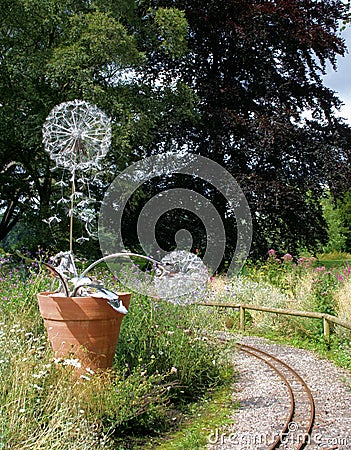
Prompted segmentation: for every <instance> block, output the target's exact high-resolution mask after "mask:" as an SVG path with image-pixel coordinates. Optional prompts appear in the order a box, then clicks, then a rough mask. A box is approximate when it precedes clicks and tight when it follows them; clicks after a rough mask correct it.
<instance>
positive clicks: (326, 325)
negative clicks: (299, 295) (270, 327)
mask: <svg viewBox="0 0 351 450" xmlns="http://www.w3.org/2000/svg"><path fill="white" fill-rule="evenodd" d="M198 305H202V306H215V307H218V308H233V309H237V310H238V311H239V313H240V325H239V328H240V330H241V331H244V329H245V311H246V310H252V311H263V312H268V313H273V314H282V315H288V316H296V317H307V318H312V319H322V320H323V334H324V337H325V339H326V341H327V342H328V344H329V343H330V323H334V324H336V325H339V326H341V327H343V328H347V329H348V330H351V323H350V322H347V321H346V320H342V319H339V318H338V317H336V316H332V315H331V314H327V313H321V312H313V311H299V310H294V309H283V308H270V307H268V306H258V305H248V304H245V303H220V302H200V303H198Z"/></svg>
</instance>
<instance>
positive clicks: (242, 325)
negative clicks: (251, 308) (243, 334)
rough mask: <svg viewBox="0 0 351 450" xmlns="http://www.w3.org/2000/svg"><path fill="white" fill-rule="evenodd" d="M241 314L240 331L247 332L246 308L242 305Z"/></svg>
mask: <svg viewBox="0 0 351 450" xmlns="http://www.w3.org/2000/svg"><path fill="white" fill-rule="evenodd" d="M239 312H240V324H239V329H240V331H245V308H244V307H243V306H242V305H240V307H239Z"/></svg>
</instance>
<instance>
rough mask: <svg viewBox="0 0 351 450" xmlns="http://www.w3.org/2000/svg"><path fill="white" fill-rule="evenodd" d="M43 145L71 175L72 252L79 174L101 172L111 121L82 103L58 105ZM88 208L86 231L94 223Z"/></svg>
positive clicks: (50, 117) (47, 122)
mask: <svg viewBox="0 0 351 450" xmlns="http://www.w3.org/2000/svg"><path fill="white" fill-rule="evenodd" d="M43 144H44V148H45V150H46V151H47V152H48V153H49V155H50V157H51V159H53V160H54V161H55V164H56V168H58V167H61V168H63V169H66V170H68V171H69V172H70V173H71V174H72V177H71V196H70V204H71V206H70V211H69V216H70V238H69V242H70V252H72V251H73V212H74V201H75V199H76V198H78V197H79V195H78V194H79V193H78V192H77V191H76V173H77V172H78V171H82V172H83V173H84V172H85V171H89V172H90V173H91V172H92V171H93V170H99V169H100V162H101V159H102V158H103V157H104V156H105V155H106V153H107V151H108V149H109V147H110V144H111V122H110V119H109V118H108V117H107V115H106V114H105V113H104V112H103V111H101V110H100V109H99V108H98V107H97V106H95V105H91V104H89V103H87V102H85V101H83V100H73V101H69V102H65V103H61V104H59V105H57V106H55V107H54V108H53V109H52V110H51V112H50V114H49V115H48V117H47V118H46V120H45V122H44V125H43ZM87 212H89V210H88V209H87V208H85V211H84V216H85V217H81V219H83V220H84V219H85V222H86V228H87V225H88V222H90V221H91V218H90V216H89V217H88V216H87Z"/></svg>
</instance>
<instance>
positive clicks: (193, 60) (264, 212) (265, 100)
mask: <svg viewBox="0 0 351 450" xmlns="http://www.w3.org/2000/svg"><path fill="white" fill-rule="evenodd" d="M146 3H147V4H148V5H152V7H153V8H155V9H157V8H159V7H167V6H170V5H175V6H176V7H177V8H179V9H181V10H184V11H185V16H186V18H187V21H188V24H189V43H188V45H189V54H188V56H187V57H186V58H184V59H183V60H182V62H181V63H180V64H174V62H173V61H172V60H171V59H170V58H167V55H165V54H158V55H157V56H158V57H155V58H149V60H150V65H149V73H148V75H150V76H153V77H157V76H158V73H159V72H160V71H163V72H165V71H167V70H168V71H169V73H172V76H173V77H177V79H179V80H181V81H183V82H185V83H187V84H188V85H189V86H191V87H192V88H193V89H194V91H195V93H196V94H197V95H198V97H199V99H200V100H199V111H200V115H201V120H200V121H198V122H197V123H196V124H195V125H194V126H193V128H192V135H191V136H192V139H191V141H190V142H189V147H191V148H192V150H193V151H195V152H197V153H200V154H201V155H204V156H208V157H210V158H211V159H213V160H216V161H217V162H219V163H220V164H222V165H223V166H225V167H226V168H227V169H228V170H229V171H230V172H231V173H232V174H233V175H234V176H235V177H236V179H237V181H238V182H239V183H240V185H241V187H242V188H243V190H244V191H245V193H246V196H247V198H248V201H249V203H250V206H251V211H252V213H253V220H254V247H253V250H254V253H255V254H256V255H259V254H261V255H262V254H265V252H266V250H267V249H268V248H270V247H271V246H274V247H275V248H279V249H281V250H285V251H287V250H289V251H290V252H297V251H298V248H299V246H308V247H312V246H315V245H318V244H319V243H320V242H323V241H325V240H326V238H327V234H326V228H325V222H324V219H323V215H322V209H321V206H320V202H319V199H320V197H321V196H322V195H323V194H324V192H325V186H329V188H330V190H331V191H332V192H333V194H339V193H340V192H341V191H340V188H341V187H342V186H343V188H342V189H344V188H345V187H346V186H345V184H343V181H345V179H348V183H349V181H350V180H349V175H348V173H349V165H346V164H345V162H346V161H347V162H348V161H349V152H350V150H349V149H350V138H349V130H348V127H347V126H346V125H345V124H344V123H343V121H342V120H341V119H338V118H336V115H335V112H336V110H337V108H338V107H339V105H340V100H339V99H338V98H337V97H336V95H335V93H334V92H333V91H331V90H330V89H328V88H327V87H325V86H324V85H323V81H322V77H321V76H322V74H323V73H325V69H326V65H327V63H330V64H331V65H332V66H333V67H334V68H335V64H336V56H337V55H344V53H345V44H344V42H343V40H342V38H341V37H340V35H339V34H338V31H339V26H340V25H339V24H340V21H343V20H346V19H347V6H345V5H344V3H343V2H342V1H338V0H337V1H334V0H333V1H317V0H316V1H313V0H305V1H301V0H294V1H291V0H289V1H288V0H276V1H268V0H267V1H264V0H255V1H254V0H244V1H243V0H240V1H239V0H209V1H208V0H206V1H204V0H192V1H187V0H179V1H176V2H174V1H168V0H155V1H151V2H141V4H142V5H143V4H144V5H145V4H146ZM144 9H145V6H144ZM146 50H147V49H146ZM187 131H189V130H187ZM180 139H182V137H180ZM336 167H337V168H338V169H337V170H335V168H336ZM348 186H349V184H348ZM213 195H214V196H215V194H213ZM218 202H219V206H218V207H219V208H220V205H222V209H225V207H224V205H223V202H222V203H221V200H220V199H218Z"/></svg>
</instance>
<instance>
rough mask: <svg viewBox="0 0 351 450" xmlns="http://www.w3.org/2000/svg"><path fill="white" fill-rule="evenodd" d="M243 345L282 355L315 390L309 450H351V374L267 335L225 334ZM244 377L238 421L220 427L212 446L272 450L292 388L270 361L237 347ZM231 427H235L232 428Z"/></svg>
mask: <svg viewBox="0 0 351 450" xmlns="http://www.w3.org/2000/svg"><path fill="white" fill-rule="evenodd" d="M221 336H225V337H230V338H231V339H235V340H237V341H238V342H241V343H243V344H247V345H251V346H253V347H256V348H259V349H261V350H264V351H266V352H268V353H271V354H273V355H275V356H277V357H278V358H279V359H281V360H282V361H284V362H286V363H287V364H289V365H290V366H291V367H292V368H294V369H295V370H296V371H297V372H298V373H299V374H300V376H301V377H302V378H303V379H304V380H305V381H306V383H307V384H308V386H309V388H310V389H311V392H312V395H313V398H314V401H315V408H316V417H315V422H314V426H313V432H312V437H311V441H310V443H309V444H308V445H307V446H306V447H305V449H306V450H350V449H351V373H350V372H349V371H347V370H345V369H342V368H340V367H336V366H335V365H334V364H333V362H331V361H329V360H326V359H323V358H321V357H320V356H319V355H317V354H315V353H313V352H311V351H308V350H303V349H298V348H295V347H291V346H287V345H281V344H275V343H272V342H270V341H268V340H266V339H263V338H258V337H248V336H235V337H233V335H228V334H225V333H221ZM233 360H234V364H235V367H236V369H237V371H238V380H237V382H236V384H235V391H234V392H233V398H234V400H235V401H237V402H239V405H240V406H239V409H238V410H237V411H236V412H235V413H234V416H233V420H234V422H235V423H234V424H233V425H230V427H226V429H225V430H224V429H214V430H211V433H210V434H209V436H208V442H209V444H208V445H207V449H208V450H227V449H233V450H266V449H268V448H269V445H270V444H272V443H273V442H274V440H275V438H276V437H277V436H278V434H279V432H280V430H281V428H282V427H283V424H284V422H285V419H286V416H287V413H288V409H289V398H288V394H287V388H286V386H285V384H284V383H283V382H282V381H281V379H280V378H279V377H278V375H277V374H276V373H275V372H274V371H273V370H272V369H271V368H269V366H267V364H265V363H264V362H262V361H260V360H258V359H257V358H254V357H251V356H249V355H247V354H245V353H243V352H240V351H237V352H234V354H233ZM228 428H229V429H228ZM301 434H302V432H301V433H300V434H299V430H298V429H297V430H296V431H295V432H294V433H292V438H290V439H291V441H290V442H289V443H287V445H282V446H281V447H280V448H281V449H292V448H296V446H297V445H295V447H294V444H295V442H293V440H294V439H296V442H298V440H299V438H301Z"/></svg>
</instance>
